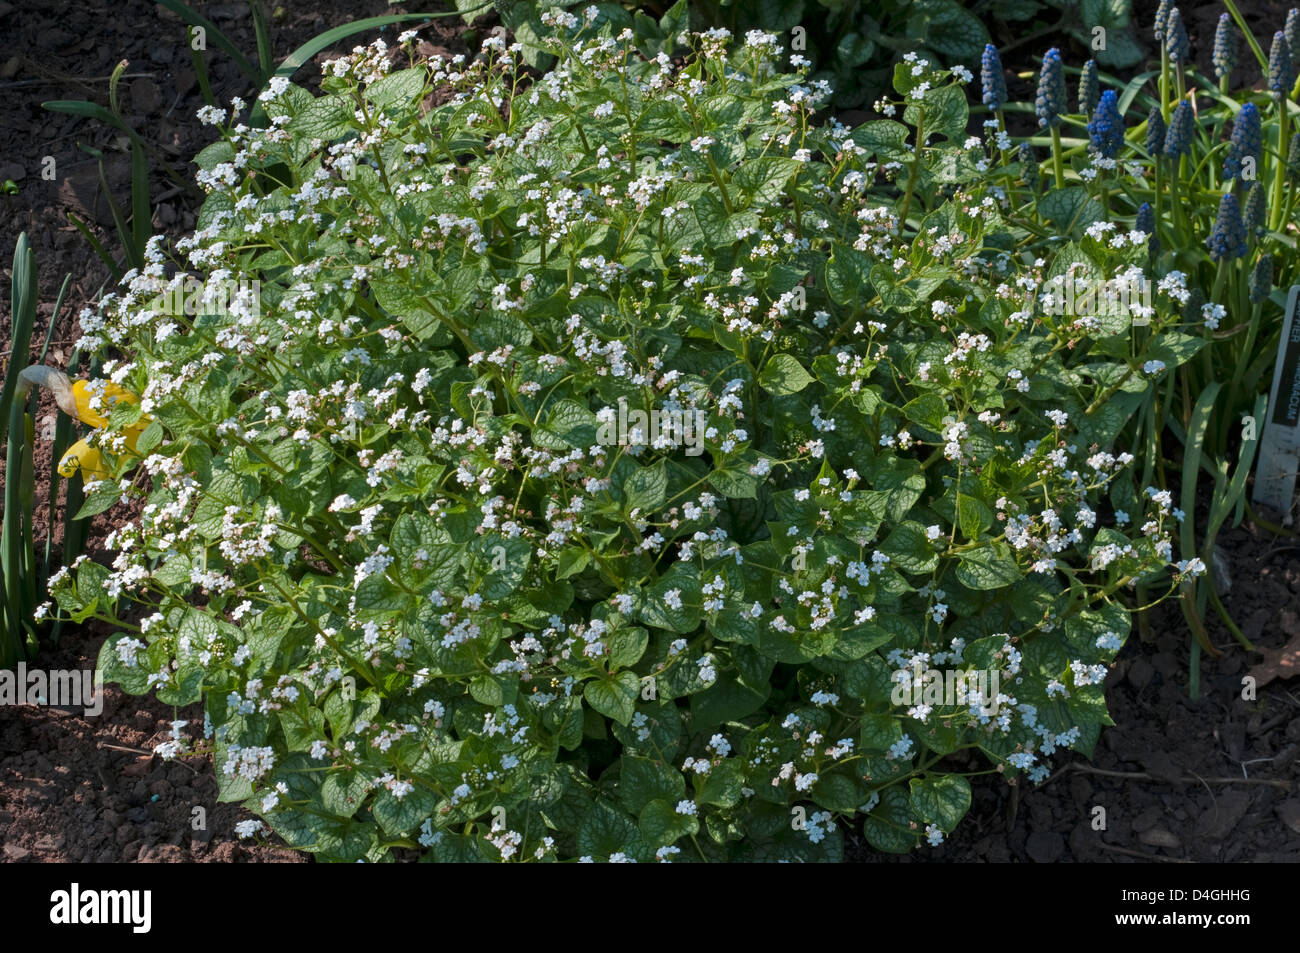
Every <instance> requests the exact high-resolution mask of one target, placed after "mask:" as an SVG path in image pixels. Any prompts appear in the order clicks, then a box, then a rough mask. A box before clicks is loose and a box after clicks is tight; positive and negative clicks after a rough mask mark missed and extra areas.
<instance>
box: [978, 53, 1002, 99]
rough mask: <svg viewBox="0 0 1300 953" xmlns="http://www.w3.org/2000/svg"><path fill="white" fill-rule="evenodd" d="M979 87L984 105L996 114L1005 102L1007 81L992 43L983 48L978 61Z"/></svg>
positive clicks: (1000, 59)
mask: <svg viewBox="0 0 1300 953" xmlns="http://www.w3.org/2000/svg"><path fill="white" fill-rule="evenodd" d="M980 85H981V87H982V88H983V90H984V96H983V101H984V105H985V106H987V107H989V109H990V110H992V111H993V112H997V111H998V110H999V109H1001V108H1002V107H1003V105H1004V104H1005V103H1006V101H1007V79H1006V76H1004V75H1003V73H1002V57H1000V56H998V49H997V47H996V46H994V45H993V44H992V43H989V44H988V45H987V46H985V47H984V56H983V57H982V58H981V59H980Z"/></svg>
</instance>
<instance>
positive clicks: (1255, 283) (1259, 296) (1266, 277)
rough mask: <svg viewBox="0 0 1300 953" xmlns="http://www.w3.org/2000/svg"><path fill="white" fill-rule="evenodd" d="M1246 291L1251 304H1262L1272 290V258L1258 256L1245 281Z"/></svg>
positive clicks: (1270, 256)
mask: <svg viewBox="0 0 1300 953" xmlns="http://www.w3.org/2000/svg"><path fill="white" fill-rule="evenodd" d="M1246 290H1247V292H1248V293H1249V295H1250V303H1251V304H1262V303H1263V302H1264V301H1265V299H1267V298H1268V295H1269V292H1271V291H1272V290H1273V256H1272V255H1260V256H1259V261H1257V262H1255V267H1254V268H1252V269H1251V270H1250V277H1249V278H1247V279H1246Z"/></svg>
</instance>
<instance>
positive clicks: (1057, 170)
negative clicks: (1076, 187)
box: [1052, 126, 1065, 189]
mask: <svg viewBox="0 0 1300 953" xmlns="http://www.w3.org/2000/svg"><path fill="white" fill-rule="evenodd" d="M1052 172H1053V174H1054V175H1055V176H1056V187H1057V188H1058V189H1063V188H1065V163H1064V162H1062V161H1061V130H1060V128H1059V127H1057V126H1053V127H1052Z"/></svg>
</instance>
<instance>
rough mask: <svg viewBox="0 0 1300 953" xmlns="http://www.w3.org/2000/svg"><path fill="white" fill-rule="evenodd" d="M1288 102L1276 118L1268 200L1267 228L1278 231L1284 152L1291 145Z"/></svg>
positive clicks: (1283, 204) (1282, 203)
mask: <svg viewBox="0 0 1300 953" xmlns="http://www.w3.org/2000/svg"><path fill="white" fill-rule="evenodd" d="M1289 107H1290V103H1289V102H1288V101H1283V103H1282V105H1281V108H1280V110H1279V115H1278V119H1277V160H1276V161H1275V162H1274V163H1273V197H1272V199H1271V200H1270V201H1269V205H1270V206H1272V209H1273V211H1272V213H1271V215H1270V217H1269V223H1268V224H1269V228H1271V229H1272V230H1273V231H1275V232H1276V231H1279V230H1280V229H1281V228H1282V223H1283V222H1284V221H1285V219H1284V218H1283V216H1285V215H1286V214H1287V211H1288V209H1287V205H1286V201H1285V199H1284V197H1283V194H1284V189H1285V186H1286V171H1287V170H1286V154H1287V150H1288V149H1289V148H1290V145H1291V117H1290V116H1288V115H1287V113H1288V111H1289Z"/></svg>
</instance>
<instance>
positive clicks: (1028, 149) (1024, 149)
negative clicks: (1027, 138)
mask: <svg viewBox="0 0 1300 953" xmlns="http://www.w3.org/2000/svg"><path fill="white" fill-rule="evenodd" d="M1018 158H1019V159H1020V178H1022V179H1024V181H1025V185H1027V186H1029V188H1030V189H1031V190H1035V191H1037V189H1038V159H1037V157H1035V155H1034V147H1033V146H1031V145H1030V144H1029V143H1028V142H1022V143H1020V155H1019V157H1018Z"/></svg>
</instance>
